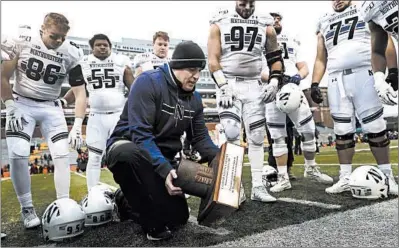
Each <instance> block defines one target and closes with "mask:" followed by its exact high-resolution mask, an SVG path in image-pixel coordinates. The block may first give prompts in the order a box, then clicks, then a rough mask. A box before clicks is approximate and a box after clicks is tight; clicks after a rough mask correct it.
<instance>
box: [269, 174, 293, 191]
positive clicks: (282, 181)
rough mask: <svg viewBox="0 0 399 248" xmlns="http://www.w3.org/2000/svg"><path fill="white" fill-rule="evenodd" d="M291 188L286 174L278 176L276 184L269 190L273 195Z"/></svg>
mask: <svg viewBox="0 0 399 248" xmlns="http://www.w3.org/2000/svg"><path fill="white" fill-rule="evenodd" d="M290 188H291V182H290V179H289V177H288V174H278V177H277V184H276V185H274V186H273V187H271V188H270V191H271V192H273V193H277V192H281V191H284V190H286V189H290Z"/></svg>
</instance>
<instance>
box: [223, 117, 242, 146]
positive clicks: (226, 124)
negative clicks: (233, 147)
mask: <svg viewBox="0 0 399 248" xmlns="http://www.w3.org/2000/svg"><path fill="white" fill-rule="evenodd" d="M220 123H221V124H222V125H223V128H224V134H225V135H226V138H227V140H228V141H234V140H238V139H240V130H241V122H238V121H236V120H232V119H222V120H220Z"/></svg>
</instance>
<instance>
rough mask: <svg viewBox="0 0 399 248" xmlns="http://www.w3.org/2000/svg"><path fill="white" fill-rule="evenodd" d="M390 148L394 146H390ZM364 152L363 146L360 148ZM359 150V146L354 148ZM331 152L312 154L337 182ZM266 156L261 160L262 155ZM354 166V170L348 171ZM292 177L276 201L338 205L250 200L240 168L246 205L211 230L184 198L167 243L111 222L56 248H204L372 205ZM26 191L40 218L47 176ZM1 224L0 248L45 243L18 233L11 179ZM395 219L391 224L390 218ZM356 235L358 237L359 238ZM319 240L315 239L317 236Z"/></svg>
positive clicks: (74, 192)
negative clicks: (187, 214) (185, 218)
mask: <svg viewBox="0 0 399 248" xmlns="http://www.w3.org/2000/svg"><path fill="white" fill-rule="evenodd" d="M392 145H397V142H396V143H393V144H392ZM364 148H367V146H365V147H364ZM357 149H363V147H359V146H358V147H357ZM335 154H336V152H335V150H332V149H330V148H323V149H322V150H321V153H320V155H318V156H317V162H318V163H319V164H322V165H320V168H321V170H322V171H323V172H325V173H327V174H329V175H331V176H333V177H334V178H335V179H337V176H338V171H339V166H335V165H331V164H337V163H338V160H337V157H336V155H335ZM266 158H267V156H266ZM397 159H398V150H397V148H395V149H391V161H392V163H396V165H394V166H393V170H394V174H395V175H398V166H397V161H398V160H397ZM295 163H296V164H302V163H303V157H302V156H297V157H296V160H295ZM354 163H359V164H362V163H364V164H374V160H373V159H372V155H371V154H370V152H369V151H365V152H358V153H357V155H356V157H355V159H354ZM355 167H357V166H354V168H355ZM293 172H294V174H295V175H296V176H297V177H298V180H296V181H292V189H290V190H287V191H284V192H281V193H278V194H274V196H275V197H276V198H280V199H291V200H292V199H293V200H297V201H307V202H316V203H322V204H327V205H328V204H330V205H332V206H339V207H338V208H324V207H318V206H313V205H309V204H306V203H305V204H304V203H296V202H289V201H288V202H287V201H283V200H281V201H278V202H276V203H261V202H253V201H251V200H250V191H251V178H250V167H249V166H245V167H244V169H243V183H244V187H245V193H246V196H247V201H246V202H245V203H244V204H243V205H242V207H241V208H240V209H239V210H238V211H237V212H235V213H234V214H233V215H232V216H230V217H229V218H228V219H227V220H226V221H224V222H221V223H218V224H217V225H215V226H213V229H211V228H204V227H201V226H198V225H197V224H196V223H195V219H196V217H197V210H198V204H199V199H198V198H197V197H190V198H189V199H188V202H189V206H190V208H191V210H192V211H191V216H192V217H191V219H190V220H191V221H190V222H189V224H188V225H187V227H186V228H183V229H181V230H178V231H177V232H176V233H175V236H174V238H173V239H172V240H170V241H168V242H166V243H165V242H160V243H151V242H149V241H147V240H146V239H145V237H144V235H143V233H142V231H141V229H140V228H139V226H138V225H136V224H134V223H131V222H123V223H120V222H113V223H109V224H107V225H105V226H100V227H96V228H86V230H85V233H84V234H83V235H82V236H80V237H76V238H74V239H71V240H66V241H64V242H62V243H60V244H58V246H75V247H76V246H154V245H156V246H207V245H216V244H219V243H222V242H225V241H234V240H236V239H238V238H240V237H245V236H248V235H252V234H255V233H260V232H263V231H266V230H274V229H277V228H281V227H286V226H291V225H295V224H300V223H304V222H306V221H309V220H316V219H319V218H322V217H324V216H328V215H331V214H334V213H338V212H343V211H347V210H351V209H356V208H359V207H362V206H365V205H372V204H375V203H377V202H381V201H383V200H378V201H364V200H359V199H354V198H352V196H351V195H350V193H345V194H341V195H333V196H332V195H327V194H326V193H325V192H324V189H325V188H326V187H328V185H323V184H320V183H316V182H312V181H309V180H306V179H304V178H303V166H302V165H295V166H294V167H293ZM31 179H32V193H33V202H34V205H35V207H36V210H37V213H38V215H39V216H41V215H42V214H43V212H44V210H45V208H46V207H47V205H48V204H49V203H51V202H52V201H53V200H54V199H55V190H54V182H53V180H54V178H53V175H51V174H48V175H43V174H41V175H33V176H32V177H31ZM101 182H103V183H106V184H109V185H111V186H116V187H117V185H116V184H115V182H114V180H113V178H112V174H111V173H110V172H109V171H108V170H106V169H105V170H102V174H101ZM1 186H2V187H1V193H2V197H1V200H2V201H1V224H2V232H6V233H7V235H8V236H7V238H6V239H5V240H3V241H2V246H4V247H7V246H29V247H32V246H39V245H44V244H45V243H44V242H43V240H42V239H41V237H40V229H39V228H38V229H33V230H24V229H23V227H22V223H21V222H20V215H19V211H20V208H19V204H18V201H17V198H16V196H15V192H14V189H13V186H12V184H11V180H5V181H2V183H1ZM85 194H86V181H85V178H84V174H81V175H77V174H76V173H74V172H72V173H71V198H72V199H74V200H76V201H78V202H79V201H80V200H81V199H82V198H83V197H84V196H85ZM396 221H397V220H396ZM359 235H361V234H359ZM317 238H319V237H317Z"/></svg>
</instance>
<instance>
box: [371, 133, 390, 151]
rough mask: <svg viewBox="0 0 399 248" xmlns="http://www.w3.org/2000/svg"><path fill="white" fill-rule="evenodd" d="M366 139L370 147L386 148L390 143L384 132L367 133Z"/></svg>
mask: <svg viewBox="0 0 399 248" xmlns="http://www.w3.org/2000/svg"><path fill="white" fill-rule="evenodd" d="M367 138H368V142H369V145H370V146H371V147H387V146H389V144H390V143H391V141H390V140H389V139H388V136H387V135H386V130H384V131H382V132H379V133H368V134H367Z"/></svg>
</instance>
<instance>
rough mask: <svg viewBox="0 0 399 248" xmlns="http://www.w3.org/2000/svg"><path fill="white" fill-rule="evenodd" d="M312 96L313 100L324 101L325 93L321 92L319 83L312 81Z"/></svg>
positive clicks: (318, 102)
mask: <svg viewBox="0 0 399 248" xmlns="http://www.w3.org/2000/svg"><path fill="white" fill-rule="evenodd" d="M310 96H311V97H312V100H313V101H314V102H315V103H317V104H320V103H322V102H323V95H322V94H321V91H320V88H319V84H318V83H312V85H311V86H310Z"/></svg>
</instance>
